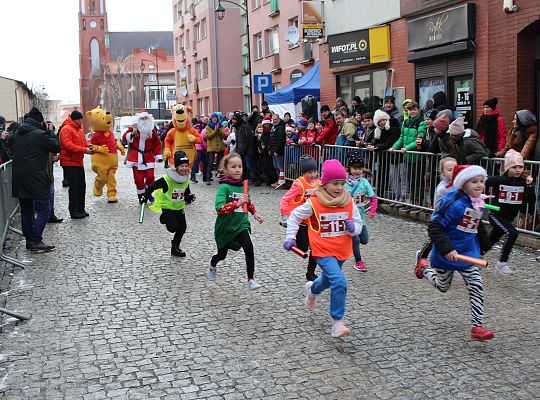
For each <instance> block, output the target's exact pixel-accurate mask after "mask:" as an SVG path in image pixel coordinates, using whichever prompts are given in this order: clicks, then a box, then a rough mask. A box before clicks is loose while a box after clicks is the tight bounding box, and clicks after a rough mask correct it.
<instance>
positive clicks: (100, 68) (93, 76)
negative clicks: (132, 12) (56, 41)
mask: <svg viewBox="0 0 540 400" xmlns="http://www.w3.org/2000/svg"><path fill="white" fill-rule="evenodd" d="M108 62H109V29H108V24H107V12H106V8H105V0H79V70H80V79H79V89H80V98H81V111H83V113H84V112H86V111H89V110H91V109H93V108H94V107H96V106H97V105H100V104H101V103H102V101H103V99H102V95H101V92H100V84H101V83H102V81H103V74H104V69H105V68H106V67H107V63H108ZM85 122H86V121H85ZM87 128H88V127H87V126H86V124H85V132H87V131H88V129H87Z"/></svg>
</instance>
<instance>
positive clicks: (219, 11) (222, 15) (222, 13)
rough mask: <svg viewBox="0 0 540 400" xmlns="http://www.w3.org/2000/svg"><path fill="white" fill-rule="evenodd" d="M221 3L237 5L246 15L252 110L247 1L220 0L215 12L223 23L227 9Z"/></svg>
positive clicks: (251, 87) (251, 89)
mask: <svg viewBox="0 0 540 400" xmlns="http://www.w3.org/2000/svg"><path fill="white" fill-rule="evenodd" d="M221 2H223V3H230V4H233V5H235V6H236V7H238V8H240V9H241V10H243V11H244V12H245V13H246V34H247V48H248V53H247V56H248V64H249V65H248V71H249V103H250V108H251V106H252V105H253V85H252V77H251V45H250V43H251V36H250V35H249V13H248V9H247V0H242V3H241V4H240V3H236V2H234V1H230V0H218V5H217V7H216V9H215V10H214V12H215V13H216V17H217V19H218V20H220V21H222V20H223V18H225V7H223V6H222V5H221Z"/></svg>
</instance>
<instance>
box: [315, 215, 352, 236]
mask: <svg viewBox="0 0 540 400" xmlns="http://www.w3.org/2000/svg"><path fill="white" fill-rule="evenodd" d="M348 216H349V214H348V213H346V212H338V213H326V214H321V237H334V236H343V235H346V234H347V226H346V225H345V221H346V220H347V218H348Z"/></svg>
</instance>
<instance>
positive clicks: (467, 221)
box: [457, 208, 482, 233]
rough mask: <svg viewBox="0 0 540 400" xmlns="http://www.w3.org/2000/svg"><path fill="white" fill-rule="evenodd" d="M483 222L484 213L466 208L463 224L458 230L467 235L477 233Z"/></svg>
mask: <svg viewBox="0 0 540 400" xmlns="http://www.w3.org/2000/svg"><path fill="white" fill-rule="evenodd" d="M481 220H482V211H480V210H475V209H474V208H466V209H465V214H464V215H463V218H461V222H460V223H459V225H458V226H457V229H459V230H460V231H463V232H467V233H477V232H478V224H480V221H481Z"/></svg>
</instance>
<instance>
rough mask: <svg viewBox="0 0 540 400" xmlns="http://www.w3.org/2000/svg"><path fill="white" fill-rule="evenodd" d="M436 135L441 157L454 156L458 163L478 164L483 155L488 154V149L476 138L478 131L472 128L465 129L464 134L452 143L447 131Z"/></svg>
mask: <svg viewBox="0 0 540 400" xmlns="http://www.w3.org/2000/svg"><path fill="white" fill-rule="evenodd" d="M437 136H438V137H439V147H440V149H441V153H442V154H443V157H446V156H450V157H454V158H455V159H456V160H457V162H458V164H460V165H465V164H477V165H478V164H480V160H481V159H482V158H483V157H487V156H489V150H488V149H487V147H486V146H485V145H484V143H482V142H481V141H480V139H479V138H478V133H477V132H476V131H474V130H472V129H465V134H464V135H463V136H462V137H461V138H459V140H458V141H457V142H456V143H452V139H451V138H450V134H449V133H448V132H445V133H443V134H442V135H437Z"/></svg>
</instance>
